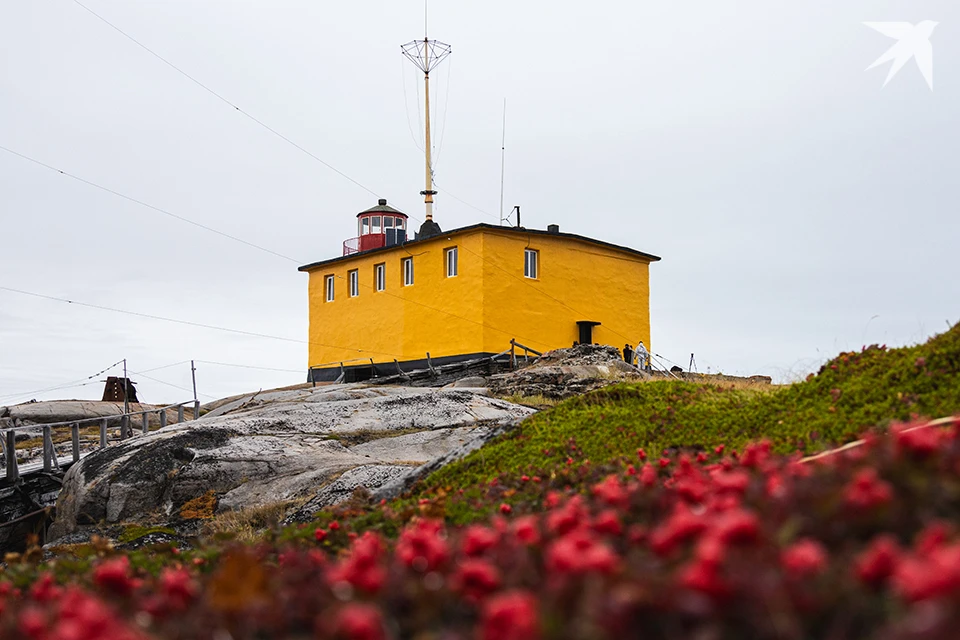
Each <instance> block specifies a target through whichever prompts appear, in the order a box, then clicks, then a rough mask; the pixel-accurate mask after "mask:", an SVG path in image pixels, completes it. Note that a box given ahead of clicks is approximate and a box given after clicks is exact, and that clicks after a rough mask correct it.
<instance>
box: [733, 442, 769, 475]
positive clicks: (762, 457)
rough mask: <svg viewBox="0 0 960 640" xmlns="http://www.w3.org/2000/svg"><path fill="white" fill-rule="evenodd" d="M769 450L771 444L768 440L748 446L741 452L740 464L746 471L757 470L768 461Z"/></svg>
mask: <svg viewBox="0 0 960 640" xmlns="http://www.w3.org/2000/svg"><path fill="white" fill-rule="evenodd" d="M770 449H771V444H770V441H769V440H761V441H760V442H757V443H754V444H749V445H747V448H746V449H744V451H743V456H742V457H741V458H740V464H742V465H743V466H745V467H747V468H748V469H756V468H759V467H760V466H761V465H762V464H763V463H764V462H766V461H767V460H769V459H770Z"/></svg>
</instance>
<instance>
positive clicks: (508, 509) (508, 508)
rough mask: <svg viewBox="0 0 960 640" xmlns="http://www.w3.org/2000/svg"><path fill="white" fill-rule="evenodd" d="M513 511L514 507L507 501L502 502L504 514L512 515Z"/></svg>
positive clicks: (501, 509)
mask: <svg viewBox="0 0 960 640" xmlns="http://www.w3.org/2000/svg"><path fill="white" fill-rule="evenodd" d="M512 512H513V507H511V506H510V505H508V504H507V503H506V502H502V503H500V513H502V514H504V515H510V514H511V513H512Z"/></svg>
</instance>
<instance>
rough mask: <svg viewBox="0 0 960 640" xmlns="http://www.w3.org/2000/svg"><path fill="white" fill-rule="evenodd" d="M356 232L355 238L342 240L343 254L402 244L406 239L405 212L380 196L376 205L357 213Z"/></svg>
mask: <svg viewBox="0 0 960 640" xmlns="http://www.w3.org/2000/svg"><path fill="white" fill-rule="evenodd" d="M357 233H358V234H359V235H358V236H357V237H356V238H350V239H349V240H346V241H344V243H343V255H345V256H348V255H350V254H351V253H358V252H360V251H369V250H370V249H379V248H380V247H392V246H394V245H397V244H403V243H404V242H406V241H407V214H405V213H403V212H401V211H397V210H396V209H394V208H393V207H391V206H389V205H387V201H386V200H384V199H383V198H381V199H380V200H379V202H378V203H377V206H375V207H370V208H369V209H367V210H366V211H361V212H360V213H358V214H357Z"/></svg>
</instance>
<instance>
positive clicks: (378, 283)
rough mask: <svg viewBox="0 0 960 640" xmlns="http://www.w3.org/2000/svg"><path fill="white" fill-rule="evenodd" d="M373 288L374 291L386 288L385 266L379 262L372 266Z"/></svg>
mask: <svg viewBox="0 0 960 640" xmlns="http://www.w3.org/2000/svg"><path fill="white" fill-rule="evenodd" d="M373 288H374V290H375V291H383V290H384V289H386V288H387V265H386V263H383V262H381V263H380V264H375V265H373Z"/></svg>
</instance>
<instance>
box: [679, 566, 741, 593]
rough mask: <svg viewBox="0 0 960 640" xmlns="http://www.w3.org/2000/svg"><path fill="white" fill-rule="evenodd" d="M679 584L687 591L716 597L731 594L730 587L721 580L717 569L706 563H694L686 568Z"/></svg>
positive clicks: (681, 574)
mask: <svg viewBox="0 0 960 640" xmlns="http://www.w3.org/2000/svg"><path fill="white" fill-rule="evenodd" d="M678 582H679V583H680V584H681V585H682V586H684V587H686V588H687V589H691V590H693V591H700V592H701V593H705V594H707V595H711V596H714V597H722V596H725V595H727V594H728V593H729V587H728V586H727V585H726V584H725V583H724V581H723V580H722V579H721V578H720V572H719V570H718V569H717V567H716V566H715V565H712V564H708V563H704V562H698V561H693V562H691V563H690V564H688V565H687V566H686V567H684V568H683V569H682V570H681V571H680V573H679V575H678Z"/></svg>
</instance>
